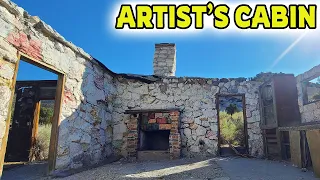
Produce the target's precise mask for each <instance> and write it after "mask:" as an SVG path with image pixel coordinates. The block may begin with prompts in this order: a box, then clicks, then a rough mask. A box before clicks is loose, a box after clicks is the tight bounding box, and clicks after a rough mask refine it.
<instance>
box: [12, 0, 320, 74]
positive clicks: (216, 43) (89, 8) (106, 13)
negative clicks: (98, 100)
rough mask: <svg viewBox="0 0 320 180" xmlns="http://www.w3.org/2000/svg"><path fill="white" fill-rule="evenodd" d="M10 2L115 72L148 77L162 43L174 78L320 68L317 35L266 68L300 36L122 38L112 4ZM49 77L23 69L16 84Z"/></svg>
mask: <svg viewBox="0 0 320 180" xmlns="http://www.w3.org/2000/svg"><path fill="white" fill-rule="evenodd" d="M13 1H14V2H15V3H17V4H18V5H19V6H21V7H23V8H24V9H25V10H26V11H28V12H29V14H31V15H36V16H39V17H40V18H41V19H42V20H43V21H45V22H46V23H47V24H49V25H51V26H52V27H53V28H54V29H56V30H57V31H58V32H59V33H60V34H61V35H63V36H64V37H65V38H66V39H67V40H68V41H71V42H73V43H74V44H75V45H77V46H79V47H82V48H83V49H84V50H85V51H86V52H88V53H89V54H91V55H92V56H93V57H95V58H97V59H99V60H100V61H101V62H102V63H104V64H105V65H106V66H107V67H108V68H110V69H111V70H112V71H114V72H117V73H134V74H146V75H149V74H152V73H153V70H152V61H153V53H154V44H155V43H162V42H170V43H175V44H176V47H177V72H176V76H193V77H217V78H221V77H226V78H232V77H253V76H255V75H256V74H257V73H260V72H265V71H270V70H271V71H273V72H284V73H294V74H295V75H297V74H300V73H302V72H304V71H306V70H309V69H310V68H312V67H313V66H315V65H317V64H320V51H319V50H316V48H315V47H316V46H317V47H320V38H319V37H320V36H317V37H313V36H314V34H312V35H307V37H304V38H303V39H302V40H301V41H300V42H298V43H297V44H296V45H295V46H294V47H293V48H292V49H291V50H290V51H288V53H287V54H286V55H285V56H283V57H282V58H281V59H280V61H279V63H277V64H276V65H275V66H274V67H273V68H270V67H271V66H272V64H273V63H274V61H275V60H276V59H277V58H278V57H279V56H281V54H283V53H284V52H285V50H286V49H287V48H288V47H290V45H292V44H293V43H294V42H295V41H296V39H297V38H298V37H299V36H298V35H296V36H285V35H281V36H267V35H264V34H260V35H254V36H250V35H248V33H233V34H224V35H221V34H219V33H217V32H215V31H212V32H210V33H197V34H195V35H187V34H186V35H185V36H177V35H176V34H174V33H172V34H170V35H167V36H156V35H153V36H150V35H149V36H146V37H143V36H134V35H133V36H128V35H126V36H120V35H118V34H116V33H114V31H113V30H112V28H113V25H112V22H111V19H112V18H111V16H112V15H113V14H112V13H113V12H114V6H115V3H118V2H119V1H116V0H105V1H101V0H99V1H98V0H92V1H75V0H67V1H66V0H54V1H43V0H32V1H31V0H13ZM227 2H228V1H227ZM30 72H33V73H30ZM52 78H55V76H52V75H50V73H45V72H44V71H37V70H36V69H32V70H31V69H30V67H29V66H25V65H24V64H23V65H21V66H20V69H19V75H18V79H19V80H30V79H52Z"/></svg>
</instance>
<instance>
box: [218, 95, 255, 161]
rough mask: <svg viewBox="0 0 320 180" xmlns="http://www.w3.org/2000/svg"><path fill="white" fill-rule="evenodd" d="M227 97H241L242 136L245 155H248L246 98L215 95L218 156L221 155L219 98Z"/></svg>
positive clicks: (243, 96)
mask: <svg viewBox="0 0 320 180" xmlns="http://www.w3.org/2000/svg"><path fill="white" fill-rule="evenodd" d="M228 96H241V97H242V111H243V122H244V136H245V149H246V153H247V154H249V142H248V137H249V135H248V122H247V113H246V98H245V97H246V96H245V94H242V93H241V94H216V109H217V122H218V155H219V156H220V155H221V144H220V140H221V132H220V116H219V112H220V102H219V98H220V97H228Z"/></svg>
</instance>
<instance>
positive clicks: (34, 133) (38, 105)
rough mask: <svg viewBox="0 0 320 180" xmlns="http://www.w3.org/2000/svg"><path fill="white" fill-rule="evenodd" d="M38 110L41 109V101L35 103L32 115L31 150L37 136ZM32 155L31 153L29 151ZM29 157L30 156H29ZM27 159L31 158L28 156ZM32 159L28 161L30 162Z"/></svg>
mask: <svg viewBox="0 0 320 180" xmlns="http://www.w3.org/2000/svg"><path fill="white" fill-rule="evenodd" d="M40 109H41V101H38V102H37V103H36V108H35V110H34V114H33V122H32V135H31V148H32V147H33V146H34V145H35V143H36V139H37V135H38V128H39V118H40ZM30 153H32V151H30ZM30 155H31V154H30ZM30 155H29V157H32V156H30ZM31 160H32V159H29V161H31Z"/></svg>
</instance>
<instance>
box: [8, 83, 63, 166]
mask: <svg viewBox="0 0 320 180" xmlns="http://www.w3.org/2000/svg"><path fill="white" fill-rule="evenodd" d="M56 86H57V81H56V80H51V81H17V82H16V90H15V92H16V93H15V94H16V102H15V109H14V114H13V118H12V125H11V126H10V130H9V138H8V143H7V144H8V145H7V150H6V156H5V162H27V161H29V160H30V159H29V154H30V149H31V147H32V146H33V145H34V142H35V139H36V135H37V132H38V124H39V115H40V101H41V100H54V99H55V91H56Z"/></svg>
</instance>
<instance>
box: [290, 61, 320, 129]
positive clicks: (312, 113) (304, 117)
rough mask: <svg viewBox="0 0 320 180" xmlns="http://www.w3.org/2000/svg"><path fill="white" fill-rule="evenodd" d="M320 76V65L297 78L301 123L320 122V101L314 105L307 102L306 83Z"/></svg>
mask: <svg viewBox="0 0 320 180" xmlns="http://www.w3.org/2000/svg"><path fill="white" fill-rule="evenodd" d="M318 76H320V65H318V66H315V67H313V68H312V69H310V70H309V71H307V72H305V73H303V74H300V75H298V76H297V77H296V79H297V89H298V104H299V109H300V114H301V122H302V123H308V122H316V121H320V101H316V102H313V103H306V102H305V99H306V97H305V93H306V91H305V89H306V88H305V87H304V83H303V82H305V81H310V80H312V79H314V78H317V77H318Z"/></svg>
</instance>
